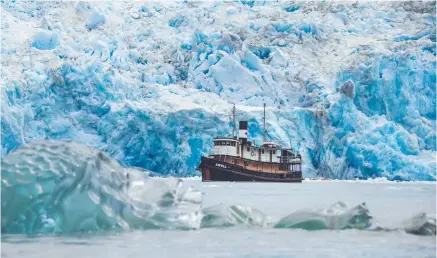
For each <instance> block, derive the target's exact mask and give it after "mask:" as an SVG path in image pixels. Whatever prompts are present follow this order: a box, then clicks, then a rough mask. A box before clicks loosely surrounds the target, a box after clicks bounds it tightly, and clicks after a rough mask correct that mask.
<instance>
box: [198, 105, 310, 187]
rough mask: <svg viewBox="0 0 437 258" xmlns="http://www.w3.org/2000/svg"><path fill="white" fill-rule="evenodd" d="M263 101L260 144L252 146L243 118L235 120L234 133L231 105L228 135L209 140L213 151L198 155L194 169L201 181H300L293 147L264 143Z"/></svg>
mask: <svg viewBox="0 0 437 258" xmlns="http://www.w3.org/2000/svg"><path fill="white" fill-rule="evenodd" d="M265 108H266V105H265V104H264V117H263V125H264V126H263V127H264V128H263V143H262V145H261V146H255V143H254V142H250V141H248V138H247V135H248V134H247V132H248V131H247V121H240V122H239V133H238V137H237V136H234V135H235V131H236V129H235V125H236V123H235V105H234V108H233V110H232V115H233V119H232V122H233V127H232V137H230V138H229V137H216V138H214V139H213V143H214V147H213V153H212V154H211V155H208V156H207V157H205V156H202V157H201V162H200V164H199V166H198V168H197V170H199V171H200V172H201V173H202V181H203V182H207V181H249V182H284V183H301V182H302V180H303V178H302V157H301V155H300V154H296V152H295V151H294V150H293V149H286V148H282V146H281V145H279V144H275V143H274V142H266V141H265V139H266V137H265V135H266V130H265V124H266V122H265V117H266V115H265V114H266V110H265Z"/></svg>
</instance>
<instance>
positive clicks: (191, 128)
mask: <svg viewBox="0 0 437 258" xmlns="http://www.w3.org/2000/svg"><path fill="white" fill-rule="evenodd" d="M1 8H2V10H1V11H2V21H1V26H2V44H1V54H2V61H1V62H2V74H1V76H2V78H1V79H2V89H1V94H2V95H1V98H2V103H1V108H2V116H1V127H2V129H1V140H2V154H1V155H2V157H4V156H5V155H6V154H7V153H9V152H10V151H11V150H14V149H16V148H17V147H18V146H21V145H22V144H24V143H27V142H30V141H32V140H36V139H71V140H73V141H76V142H79V143H85V144H87V145H90V146H93V147H95V148H98V149H99V150H102V151H104V152H106V153H108V154H109V155H110V156H111V157H113V158H114V159H116V160H117V161H119V162H121V163H122V164H123V165H126V166H137V167H143V168H146V169H150V170H153V171H156V172H159V173H162V174H171V175H193V174H194V173H196V172H195V168H196V166H197V163H198V162H199V159H200V156H201V155H202V154H206V153H207V152H208V151H209V149H210V147H211V143H212V142H211V139H212V137H214V136H217V135H221V134H229V132H230V123H229V119H228V115H229V111H230V109H231V107H232V104H233V103H235V104H236V105H237V109H238V119H247V120H249V130H250V137H253V138H255V139H256V140H257V143H260V141H261V131H262V130H261V128H260V126H261V125H262V123H261V116H262V108H261V107H262V104H263V103H264V102H265V103H266V104H267V105H268V109H267V129H268V138H269V139H271V140H276V141H280V142H282V143H283V144H284V145H286V146H292V147H293V148H296V149H297V150H298V151H299V152H300V153H301V154H302V155H303V158H304V162H305V164H304V167H303V169H304V176H305V177H313V176H324V177H331V178H353V177H362V178H369V177H382V176H384V177H387V178H389V179H399V180H435V177H436V168H435V163H434V161H435V154H436V145H435V142H436V126H435V120H436V105H435V99H436V87H435V86H436V73H435V70H436V56H435V54H436V47H435V39H436V26H435V2H431V1H426V2H417V1H414V2H380V3H374V2H372V3H370V2H362V3H331V2H329V3H328V2H283V1H280V2H279V1H241V2H238V1H234V2H227V3H221V2H209V1H205V2H193V1H178V2H165V3H160V2H148V3H140V2H129V3H127V2H116V3H103V2H91V3H87V2H78V3H76V2H75V3H72V2H54V1H50V2H35V1H29V2H25V3H24V2H13V1H7V2H2V3H1Z"/></svg>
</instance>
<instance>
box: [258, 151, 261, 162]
mask: <svg viewBox="0 0 437 258" xmlns="http://www.w3.org/2000/svg"><path fill="white" fill-rule="evenodd" d="M258 161H261V149H259V150H258Z"/></svg>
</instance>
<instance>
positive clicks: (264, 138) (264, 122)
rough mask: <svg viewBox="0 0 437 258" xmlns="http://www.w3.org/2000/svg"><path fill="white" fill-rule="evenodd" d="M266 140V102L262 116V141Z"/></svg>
mask: <svg viewBox="0 0 437 258" xmlns="http://www.w3.org/2000/svg"><path fill="white" fill-rule="evenodd" d="M265 141H266V103H264V116H263V143H264V142H265Z"/></svg>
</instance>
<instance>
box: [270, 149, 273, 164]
mask: <svg viewBox="0 0 437 258" xmlns="http://www.w3.org/2000/svg"><path fill="white" fill-rule="evenodd" d="M272 155H273V153H272V151H271V150H270V162H272Z"/></svg>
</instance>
